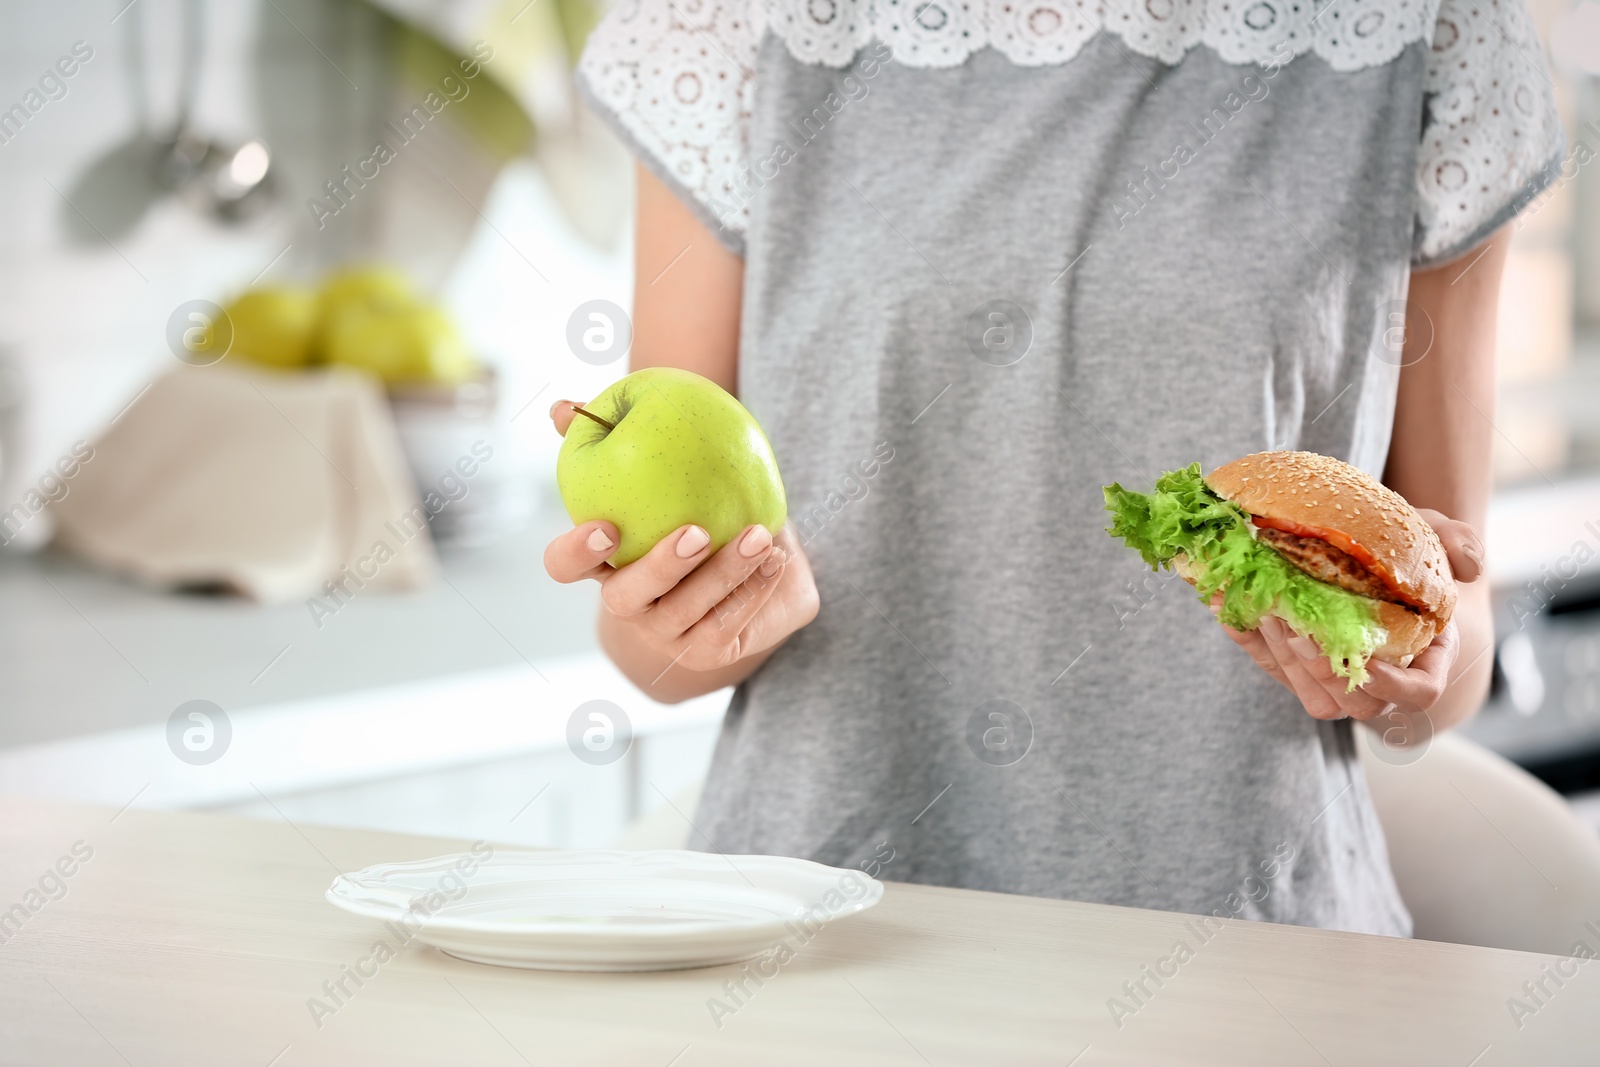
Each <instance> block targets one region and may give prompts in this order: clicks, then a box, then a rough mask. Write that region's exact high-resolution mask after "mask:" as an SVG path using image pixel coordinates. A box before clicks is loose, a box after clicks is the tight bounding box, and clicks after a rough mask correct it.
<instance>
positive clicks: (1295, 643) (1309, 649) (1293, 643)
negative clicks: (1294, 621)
mask: <svg viewBox="0 0 1600 1067" xmlns="http://www.w3.org/2000/svg"><path fill="white" fill-rule="evenodd" d="M1289 647H1290V648H1292V649H1294V651H1295V655H1297V656H1299V657H1300V658H1301V659H1316V658H1317V657H1318V656H1320V655H1322V653H1320V652H1318V651H1317V646H1316V643H1315V642H1314V641H1312V640H1311V638H1309V637H1291V638H1290V639H1289Z"/></svg>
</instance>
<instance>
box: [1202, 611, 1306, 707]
mask: <svg viewBox="0 0 1600 1067" xmlns="http://www.w3.org/2000/svg"><path fill="white" fill-rule="evenodd" d="M1221 610H1222V597H1221V595H1220V594H1218V595H1217V596H1214V597H1212V598H1211V613H1212V614H1213V615H1215V614H1217V613H1218V612H1220V611H1221ZM1261 621H1262V622H1263V623H1265V622H1266V621H1267V620H1266V619H1263V620H1261ZM1222 632H1223V633H1225V634H1227V635H1228V639H1229V640H1230V641H1232V642H1233V643H1234V644H1236V645H1238V646H1239V647H1240V648H1242V649H1244V650H1245V652H1246V653H1248V654H1249V656H1250V658H1251V659H1252V660H1254V661H1255V664H1256V666H1257V667H1260V668H1261V669H1262V670H1264V671H1266V672H1267V673H1268V674H1270V675H1272V676H1273V677H1274V678H1276V679H1277V680H1278V681H1279V682H1280V683H1281V684H1283V685H1284V686H1288V687H1289V688H1291V689H1292V688H1293V687H1292V686H1289V679H1288V678H1287V677H1285V676H1284V673H1283V669H1282V668H1281V667H1279V666H1278V658H1277V657H1276V656H1274V655H1273V654H1272V650H1271V649H1269V648H1268V647H1267V642H1266V638H1265V636H1264V635H1263V634H1262V633H1261V629H1260V628H1259V627H1257V628H1256V629H1254V630H1235V629H1234V628H1233V627H1232V626H1229V625H1228V624H1227V623H1223V624H1222Z"/></svg>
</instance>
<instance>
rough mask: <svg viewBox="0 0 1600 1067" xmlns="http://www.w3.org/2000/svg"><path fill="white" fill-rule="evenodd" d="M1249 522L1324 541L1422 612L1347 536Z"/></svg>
mask: <svg viewBox="0 0 1600 1067" xmlns="http://www.w3.org/2000/svg"><path fill="white" fill-rule="evenodd" d="M1250 521H1251V522H1253V523H1255V524H1256V525H1257V526H1262V527H1265V528H1267V529H1270V530H1282V531H1283V532H1284V533H1291V534H1294V535H1295V536H1296V537H1314V538H1316V539H1317V540H1319V541H1326V542H1327V543H1328V544H1330V545H1332V546H1333V547H1334V548H1337V549H1338V550H1339V551H1341V552H1343V553H1344V554H1345V555H1347V556H1349V557H1351V558H1352V559H1354V560H1355V561H1356V562H1357V563H1359V564H1361V565H1362V566H1363V567H1365V568H1367V570H1369V571H1371V572H1372V573H1373V574H1376V575H1377V576H1378V580H1379V581H1381V582H1383V584H1384V585H1385V586H1387V587H1388V589H1389V592H1391V593H1393V594H1394V595H1395V596H1397V597H1399V598H1400V599H1401V600H1403V601H1404V602H1405V603H1407V604H1410V605H1411V606H1412V607H1414V608H1418V609H1419V610H1422V605H1420V604H1418V603H1417V602H1416V600H1415V599H1414V598H1413V597H1411V596H1408V595H1407V594H1406V592H1405V591H1404V590H1403V589H1401V588H1400V587H1399V585H1398V584H1396V582H1395V580H1394V575H1393V574H1391V573H1389V568H1388V567H1386V566H1384V565H1383V562H1382V561H1381V560H1379V559H1378V557H1377V556H1374V555H1373V554H1372V553H1371V552H1368V551H1367V550H1366V549H1365V548H1363V547H1362V546H1361V545H1360V544H1359V543H1357V542H1356V541H1355V539H1353V538H1352V537H1350V536H1349V535H1348V534H1343V533H1340V532H1339V531H1338V530H1327V529H1324V528H1322V527H1321V526H1307V525H1306V524H1305V523H1303V522H1294V521H1292V520H1290V519H1269V518H1267V517H1266V516H1265V515H1252V516H1250Z"/></svg>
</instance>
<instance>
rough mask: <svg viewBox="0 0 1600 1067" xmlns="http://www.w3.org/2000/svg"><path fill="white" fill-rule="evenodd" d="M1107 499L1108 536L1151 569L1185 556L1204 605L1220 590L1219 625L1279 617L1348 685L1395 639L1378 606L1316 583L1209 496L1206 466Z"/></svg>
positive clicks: (1113, 489)
mask: <svg viewBox="0 0 1600 1067" xmlns="http://www.w3.org/2000/svg"><path fill="white" fill-rule="evenodd" d="M1105 497H1106V510H1107V511H1109V512H1110V513H1111V525H1110V526H1109V527H1108V528H1107V531H1106V532H1107V533H1109V534H1111V535H1112V536H1113V537H1120V538H1122V540H1123V541H1125V542H1126V543H1127V545H1128V547H1129V548H1132V549H1134V550H1135V551H1137V552H1138V553H1139V555H1141V556H1143V557H1144V561H1145V562H1146V563H1148V564H1149V565H1150V568H1151V569H1152V570H1156V569H1159V568H1160V567H1163V566H1164V567H1169V568H1170V567H1171V566H1172V557H1173V556H1175V555H1177V554H1178V553H1180V552H1181V553H1183V554H1184V555H1185V556H1187V557H1188V558H1189V560H1190V562H1191V563H1192V564H1194V565H1196V569H1197V571H1198V578H1197V580H1196V582H1195V588H1196V590H1197V591H1198V592H1199V595H1200V600H1201V601H1202V602H1208V601H1210V599H1211V596H1212V594H1213V593H1216V592H1217V591H1219V590H1220V591H1221V592H1222V611H1221V612H1220V613H1219V614H1218V616H1217V617H1218V619H1219V620H1220V621H1221V622H1224V623H1226V624H1227V625H1229V626H1232V627H1233V628H1234V629H1236V630H1254V629H1255V628H1256V627H1257V626H1258V625H1260V623H1261V619H1262V617H1263V616H1265V615H1268V614H1272V615H1277V616H1278V617H1279V618H1281V619H1283V620H1284V621H1285V622H1287V623H1288V624H1289V626H1290V628H1292V629H1293V630H1294V631H1295V632H1296V633H1298V634H1300V635H1302V636H1309V637H1313V638H1315V639H1316V641H1317V644H1319V645H1320V646H1321V647H1322V650H1323V652H1324V653H1326V654H1327V657H1328V662H1329V664H1331V665H1332V667H1333V670H1334V673H1336V674H1338V675H1339V676H1340V677H1341V678H1348V679H1349V682H1350V684H1349V688H1351V689H1354V688H1355V687H1356V686H1358V685H1360V684H1361V683H1363V682H1365V681H1366V680H1367V660H1368V659H1370V658H1371V656H1372V653H1373V652H1374V651H1376V650H1377V649H1378V648H1380V647H1382V645H1383V643H1384V642H1385V641H1387V640H1388V636H1389V635H1388V631H1387V630H1385V629H1384V627H1383V625H1382V624H1381V623H1380V622H1379V621H1378V606H1377V603H1376V602H1375V601H1373V600H1370V599H1368V598H1367V597H1363V596H1359V595H1357V594H1355V593H1352V592H1350V591H1348V590H1346V589H1341V588H1339V587H1338V586H1336V585H1330V584H1328V583H1327V582H1319V581H1317V580H1316V579H1315V578H1312V577H1311V576H1310V575H1308V574H1306V573H1305V572H1304V571H1302V570H1300V569H1299V568H1297V567H1295V566H1294V565H1293V564H1291V563H1290V562H1289V561H1288V560H1286V559H1284V558H1283V557H1282V556H1280V555H1279V554H1278V553H1276V552H1274V551H1273V550H1272V549H1271V548H1269V547H1268V546H1267V545H1265V544H1262V543H1260V542H1258V541H1257V540H1256V539H1255V536H1254V534H1253V532H1252V531H1253V529H1254V527H1253V526H1252V525H1251V522H1250V517H1249V515H1248V514H1246V513H1245V511H1244V510H1243V509H1242V508H1240V507H1239V506H1238V505H1236V504H1233V503H1230V502H1229V501H1226V500H1224V499H1222V498H1221V497H1219V496H1218V495H1217V494H1216V493H1214V492H1212V491H1211V489H1210V487H1209V486H1207V485H1206V484H1205V482H1204V481H1203V480H1202V479H1201V477H1200V464H1198V463H1191V464H1190V465H1189V466H1187V467H1185V468H1184V469H1182V470H1176V471H1168V472H1167V473H1166V474H1163V475H1162V476H1161V477H1160V478H1158V479H1156V486H1155V490H1154V491H1153V492H1150V493H1135V492H1132V491H1130V490H1127V489H1124V488H1123V487H1122V486H1121V485H1120V484H1118V483H1115V482H1113V483H1112V484H1111V485H1108V486H1106V487H1105Z"/></svg>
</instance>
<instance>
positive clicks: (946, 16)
mask: <svg viewBox="0 0 1600 1067" xmlns="http://www.w3.org/2000/svg"><path fill="white" fill-rule="evenodd" d="M755 6H756V7H763V5H762V4H761V3H757V4H756V5H755ZM1438 7H1439V0H1099V2H1095V0H765V4H764V10H762V11H761V14H762V15H764V17H765V21H766V28H767V29H769V30H771V31H772V33H773V34H774V35H775V36H777V37H778V38H780V39H781V40H782V41H783V43H784V44H785V46H787V47H788V49H789V52H790V54H792V55H793V56H794V57H795V58H796V59H797V60H799V61H800V62H802V63H820V64H823V65H826V66H830V67H843V66H846V65H848V64H849V63H850V60H851V57H853V56H854V55H855V53H856V52H857V51H858V50H859V49H860V48H861V47H862V46H863V45H865V44H867V42H869V41H870V40H872V39H874V38H876V39H878V40H881V41H883V42H884V43H886V44H887V45H889V47H890V48H892V49H894V57H895V62H897V63H900V64H903V65H905V66H908V67H953V66H957V65H959V64H961V63H964V62H966V60H967V57H968V56H970V55H972V54H973V53H974V52H977V51H979V50H980V49H983V48H993V49H994V50H995V51H997V52H999V53H1000V54H1002V55H1004V56H1005V57H1006V58H1007V59H1009V60H1010V61H1011V62H1013V63H1015V64H1017V65H1018V66H1024V67H1039V66H1045V65H1048V64H1052V63H1065V62H1067V61H1068V60H1070V59H1072V58H1073V57H1074V56H1076V55H1077V54H1078V52H1079V51H1080V50H1081V49H1082V48H1083V46H1084V45H1085V44H1087V43H1088V42H1089V40H1090V39H1092V38H1093V37H1094V36H1095V35H1096V34H1098V33H1101V32H1104V33H1106V34H1108V35H1109V36H1110V37H1112V38H1113V39H1114V42H1115V43H1118V44H1119V45H1120V46H1121V47H1123V48H1125V49H1127V50H1128V51H1130V52H1134V53H1137V54H1138V55H1142V56H1149V57H1150V58H1152V59H1159V60H1160V61H1161V62H1163V63H1168V64H1175V63H1177V62H1178V61H1179V60H1181V59H1182V58H1183V57H1184V54H1185V53H1187V52H1188V51H1189V50H1190V49H1192V48H1194V47H1195V46H1196V45H1204V46H1205V47H1207V48H1209V49H1211V50H1212V51H1213V52H1215V53H1216V54H1217V55H1218V56H1220V57H1221V58H1222V59H1223V60H1225V61H1227V62H1229V63H1269V62H1277V63H1280V64H1281V63H1283V62H1285V61H1287V59H1289V58H1292V57H1293V56H1295V55H1306V54H1315V55H1318V56H1321V57H1322V58H1323V59H1324V60H1326V61H1327V63H1328V65H1329V66H1331V67H1332V68H1333V69H1335V70H1340V71H1350V70H1360V69H1361V68H1363V67H1373V66H1379V65H1381V64H1384V63H1387V62H1389V61H1390V60H1391V59H1393V58H1395V57H1396V56H1398V55H1399V54H1400V52H1401V51H1402V50H1403V49H1404V48H1405V47H1406V46H1407V45H1408V44H1411V43H1412V42H1414V41H1421V40H1425V39H1428V38H1429V37H1431V35H1432V33H1433V28H1434V21H1435V18H1436V15H1437V11H1438Z"/></svg>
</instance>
